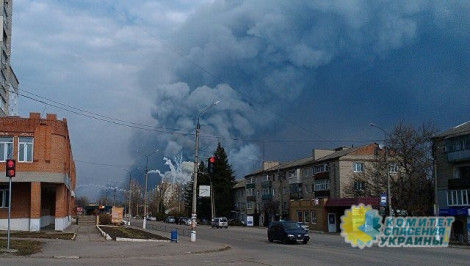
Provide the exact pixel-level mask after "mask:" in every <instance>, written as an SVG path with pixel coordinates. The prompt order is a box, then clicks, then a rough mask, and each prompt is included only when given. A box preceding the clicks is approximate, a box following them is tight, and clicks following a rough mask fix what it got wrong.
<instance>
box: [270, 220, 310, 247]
mask: <svg viewBox="0 0 470 266" xmlns="http://www.w3.org/2000/svg"><path fill="white" fill-rule="evenodd" d="M268 240H269V242H273V241H274V240H279V241H281V242H282V243H284V244H286V243H289V242H294V243H303V244H307V243H308V241H309V240H310V236H309V235H308V231H307V230H305V229H304V228H302V226H300V225H299V224H298V223H297V222H288V221H279V222H272V223H271V224H270V225H269V228H268Z"/></svg>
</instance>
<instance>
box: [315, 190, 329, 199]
mask: <svg viewBox="0 0 470 266" xmlns="http://www.w3.org/2000/svg"><path fill="white" fill-rule="evenodd" d="M329 196H330V191H329V190H321V191H315V197H316V198H324V197H329Z"/></svg>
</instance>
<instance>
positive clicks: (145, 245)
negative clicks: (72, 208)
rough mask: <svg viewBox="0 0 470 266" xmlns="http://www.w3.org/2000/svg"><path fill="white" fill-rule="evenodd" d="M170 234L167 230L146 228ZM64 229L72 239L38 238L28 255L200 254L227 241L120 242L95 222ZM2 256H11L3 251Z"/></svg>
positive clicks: (181, 239)
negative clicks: (37, 248)
mask: <svg viewBox="0 0 470 266" xmlns="http://www.w3.org/2000/svg"><path fill="white" fill-rule="evenodd" d="M147 231H149V232H152V233H154V234H158V235H161V236H166V237H168V238H170V234H169V233H166V232H159V231H155V230H147ZM66 232H73V233H75V234H76V237H75V239H74V240H60V239H54V240H48V239H41V241H42V242H44V244H43V250H42V252H40V253H37V254H34V255H31V256H30V258H69V259H78V258H114V259H116V258H142V257H145V258H152V257H160V256H175V255H184V254H200V253H205V252H217V251H222V250H226V249H229V247H228V246H227V245H224V244H220V243H215V242H211V241H207V240H202V239H197V240H196V242H191V241H190V237H178V242H121V241H114V240H105V239H104V237H103V236H101V234H100V233H99V231H98V229H97V228H96V226H91V225H75V224H73V225H71V226H70V227H69V228H67V230H66ZM5 255H6V256H14V255H9V254H5Z"/></svg>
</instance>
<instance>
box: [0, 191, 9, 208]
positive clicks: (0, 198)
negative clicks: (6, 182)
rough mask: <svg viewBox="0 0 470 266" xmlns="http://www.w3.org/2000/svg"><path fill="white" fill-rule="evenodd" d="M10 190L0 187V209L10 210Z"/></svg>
mask: <svg viewBox="0 0 470 266" xmlns="http://www.w3.org/2000/svg"><path fill="white" fill-rule="evenodd" d="M8 195H9V194H8V188H6V187H0V208H8V200H9V196H8Z"/></svg>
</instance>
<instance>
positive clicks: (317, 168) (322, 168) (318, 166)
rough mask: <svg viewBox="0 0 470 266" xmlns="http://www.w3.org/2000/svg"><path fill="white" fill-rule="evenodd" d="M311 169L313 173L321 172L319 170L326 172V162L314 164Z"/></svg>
mask: <svg viewBox="0 0 470 266" xmlns="http://www.w3.org/2000/svg"><path fill="white" fill-rule="evenodd" d="M312 171H313V174H316V173H321V172H328V165H327V164H320V165H315V166H314V167H313V168H312Z"/></svg>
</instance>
